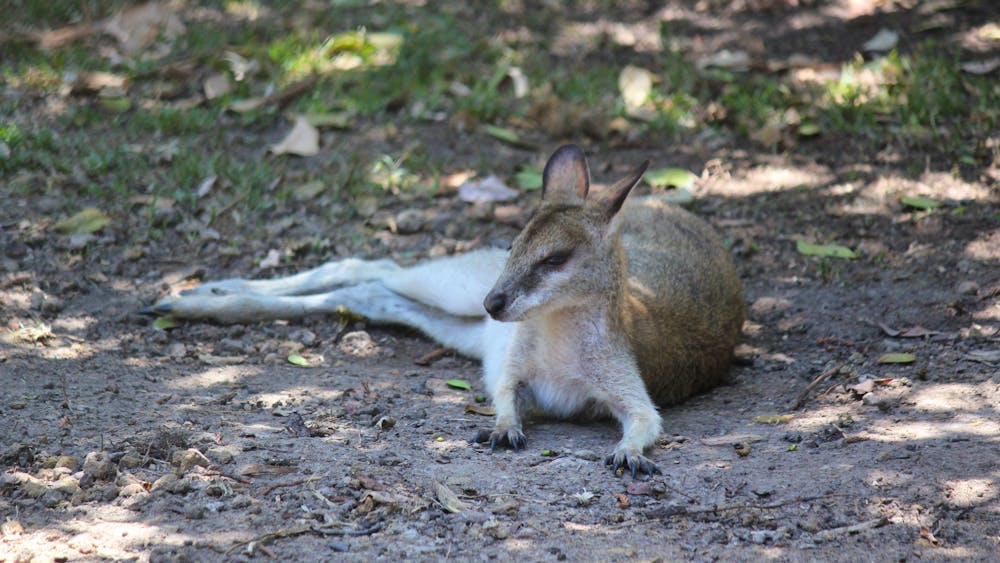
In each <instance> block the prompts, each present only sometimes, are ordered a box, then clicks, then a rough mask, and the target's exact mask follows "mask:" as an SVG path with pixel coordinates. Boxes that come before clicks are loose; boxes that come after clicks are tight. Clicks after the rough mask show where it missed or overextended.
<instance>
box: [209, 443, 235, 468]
mask: <svg viewBox="0 0 1000 563" xmlns="http://www.w3.org/2000/svg"><path fill="white" fill-rule="evenodd" d="M239 452H240V448H239V447H238V446H212V447H211V448H208V450H206V451H205V456H206V457H207V458H208V459H210V460H212V462H214V463H216V464H218V465H225V464H227V463H232V461H233V459H234V458H235V457H236V454H238V453H239Z"/></svg>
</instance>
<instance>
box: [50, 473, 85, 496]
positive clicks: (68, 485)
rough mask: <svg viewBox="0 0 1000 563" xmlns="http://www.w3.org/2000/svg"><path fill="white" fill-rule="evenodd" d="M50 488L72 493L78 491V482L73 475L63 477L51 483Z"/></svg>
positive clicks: (67, 493)
mask: <svg viewBox="0 0 1000 563" xmlns="http://www.w3.org/2000/svg"><path fill="white" fill-rule="evenodd" d="M52 489H53V490H55V491H59V492H60V493H63V494H65V495H74V494H76V493H78V492H79V491H80V483H79V482H78V481H77V480H76V479H74V478H73V477H63V478H62V479H59V480H58V481H56V482H55V483H53V484H52Z"/></svg>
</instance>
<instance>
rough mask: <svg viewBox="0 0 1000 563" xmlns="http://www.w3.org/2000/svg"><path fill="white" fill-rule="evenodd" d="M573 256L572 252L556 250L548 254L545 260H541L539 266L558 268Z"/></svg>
mask: <svg viewBox="0 0 1000 563" xmlns="http://www.w3.org/2000/svg"><path fill="white" fill-rule="evenodd" d="M572 255H573V251H572V250H558V251H556V252H553V253H552V254H549V255H548V256H546V257H545V258H542V261H541V264H544V265H546V266H552V267H558V266H562V265H563V264H565V263H566V261H567V260H569V257H570V256H572Z"/></svg>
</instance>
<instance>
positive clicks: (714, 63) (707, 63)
mask: <svg viewBox="0 0 1000 563" xmlns="http://www.w3.org/2000/svg"><path fill="white" fill-rule="evenodd" d="M695 66H697V67H698V68H700V69H706V68H709V67H716V68H724V69H726V70H736V71H742V70H747V69H749V68H750V55H748V54H747V52H746V51H739V50H737V51H730V50H728V49H723V50H721V51H718V52H716V53H715V54H713V55H710V56H707V57H703V58H701V59H699V60H698V61H697V62H695Z"/></svg>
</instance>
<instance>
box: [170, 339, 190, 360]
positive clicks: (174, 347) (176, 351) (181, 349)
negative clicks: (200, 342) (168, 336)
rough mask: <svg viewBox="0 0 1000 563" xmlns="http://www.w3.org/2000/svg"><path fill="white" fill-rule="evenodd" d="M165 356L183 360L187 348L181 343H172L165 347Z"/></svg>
mask: <svg viewBox="0 0 1000 563" xmlns="http://www.w3.org/2000/svg"><path fill="white" fill-rule="evenodd" d="M167 355H168V356H170V357H171V358H183V357H184V356H185V355H187V346H185V345H184V343H183V342H172V343H171V344H170V346H167Z"/></svg>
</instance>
